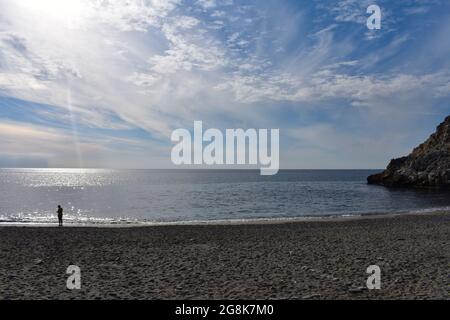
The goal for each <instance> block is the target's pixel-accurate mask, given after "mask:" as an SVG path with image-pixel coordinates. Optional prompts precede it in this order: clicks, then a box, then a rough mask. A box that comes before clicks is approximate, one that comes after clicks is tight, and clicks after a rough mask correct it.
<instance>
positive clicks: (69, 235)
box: [0, 213, 450, 299]
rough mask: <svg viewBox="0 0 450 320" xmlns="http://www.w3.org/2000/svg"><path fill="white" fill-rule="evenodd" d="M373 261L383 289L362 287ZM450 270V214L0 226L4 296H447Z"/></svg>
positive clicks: (0, 281)
mask: <svg viewBox="0 0 450 320" xmlns="http://www.w3.org/2000/svg"><path fill="white" fill-rule="evenodd" d="M71 264H75V265H78V266H80V268H81V272H82V275H81V276H82V277H81V279H82V289H81V290H79V291H70V290H68V289H66V279H67V275H66V274H65V271H66V268H67V267H68V266H69V265H71ZM372 264H377V265H379V266H380V267H381V270H382V288H381V290H372V291H369V290H367V289H363V288H364V287H365V284H366V279H367V276H368V275H366V268H367V267H368V266H369V265H372ZM449 267H450V213H439V214H427V215H407V216H392V217H377V218H373V217H371V218H364V219H353V220H340V221H321V222H313V221H311V222H290V223H279V224H247V225H203V226H202V225H199V226H158V227H135V228H76V227H70V228H67V227H65V228H57V227H54V228H53V227H52V228H49V227H45V228H42V227H1V228H0V299H54V298H56V299H111V298H112V299H222V298H224V299H335V298H337V299H367V298H369V299H381V298H387V299H399V298H400V299H416V298H417V299H449V298H450V294H449V292H450V280H449V277H450V272H449V271H450V269H449ZM359 287H362V288H359ZM358 288H359V289H358Z"/></svg>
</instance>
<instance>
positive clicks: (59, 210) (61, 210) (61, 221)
mask: <svg viewBox="0 0 450 320" xmlns="http://www.w3.org/2000/svg"><path fill="white" fill-rule="evenodd" d="M63 211H64V210H63V208H61V206H58V211H56V212H58V221H59V226H60V227H62V226H63Z"/></svg>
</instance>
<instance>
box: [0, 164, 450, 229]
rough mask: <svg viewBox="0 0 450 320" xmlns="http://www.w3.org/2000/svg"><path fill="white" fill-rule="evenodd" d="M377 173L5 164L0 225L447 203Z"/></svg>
mask: <svg viewBox="0 0 450 320" xmlns="http://www.w3.org/2000/svg"><path fill="white" fill-rule="evenodd" d="M379 171H380V170H374V169H370V170H361V169H353V170H352V169H346V170H338V169H328V170H324V169H321V170H314V169H312V170H308V169H284V170H280V172H279V173H278V174H277V175H274V176H261V175H260V174H259V171H258V170H256V169H255V170H253V169H252V170H247V169H241V170H236V169H128V170H116V169H63V168H46V169H39V168H4V169H0V193H1V194H2V197H1V199H0V208H1V210H0V224H2V225H8V224H20V225H30V224H31V225H39V224H53V223H55V221H56V220H57V218H56V207H57V205H61V206H62V207H63V208H64V220H65V223H66V224H69V225H70V224H72V225H129V224H138V225H139V224H182V223H210V222H219V221H220V222H227V221H229V222H231V221H246V220H260V219H264V220H275V219H301V218H311V217H316V218H320V217H330V216H337V217H343V216H345V217H347V216H358V215H367V214H401V213H410V212H428V211H439V210H446V209H448V208H450V197H449V194H450V193H449V192H448V191H442V190H430V189H428V190H419V189H412V190H405V189H387V188H384V187H380V186H373V185H368V184H367V182H366V178H367V176H369V175H371V174H374V173H377V172H379Z"/></svg>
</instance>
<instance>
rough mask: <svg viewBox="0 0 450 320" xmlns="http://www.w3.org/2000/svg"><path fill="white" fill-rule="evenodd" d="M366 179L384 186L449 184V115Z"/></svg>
mask: <svg viewBox="0 0 450 320" xmlns="http://www.w3.org/2000/svg"><path fill="white" fill-rule="evenodd" d="M367 182H368V183H369V184H378V185H383V186H386V187H439V188H445V187H450V116H448V117H447V118H446V119H445V121H444V122H443V123H441V124H440V125H439V126H438V127H437V130H436V132H435V133H433V134H432V135H431V136H430V138H428V140H427V141H425V142H424V143H422V144H421V145H420V146H418V147H417V148H415V149H414V150H413V152H412V153H411V154H410V155H408V156H406V157H403V158H399V159H394V160H392V161H391V162H390V163H389V165H388V167H387V169H386V170H385V171H383V172H381V173H379V174H375V175H372V176H369V177H368V178H367Z"/></svg>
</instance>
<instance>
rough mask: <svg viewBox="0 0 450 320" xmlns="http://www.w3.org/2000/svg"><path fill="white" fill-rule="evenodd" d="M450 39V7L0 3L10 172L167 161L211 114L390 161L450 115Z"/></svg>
mask: <svg viewBox="0 0 450 320" xmlns="http://www.w3.org/2000/svg"><path fill="white" fill-rule="evenodd" d="M371 4H377V5H379V6H380V7H381V10H382V27H381V30H368V28H367V27H366V20H367V18H368V16H369V14H367V13H366V9H367V7H368V6H369V5H371ZM449 34H450V2H449V1H446V0H442V1H441V0H399V1H374V0H369V1H366V0H345V1H318V0H317V1H313V0H309V1H298V0H295V1H294V0H292V1H287V0H281V1H280V0H277V1H270V0H269V1H260V0H259V1H256V0H255V1H243V0H242V1H238V0H223V1H218V0H191V1H187V0H127V1H125V0H116V1H100V0H91V1H88V0H85V1H83V0H67V1H64V2H62V1H58V0H40V1H28V0H0V150H1V152H0V167H2V166H3V167H5V166H13V167H17V166H38V167H40V166H44V167H45V166H49V167H121V168H160V167H170V165H171V162H170V150H171V147H172V143H171V142H170V134H171V132H172V130H174V129H176V128H192V126H193V121H194V120H202V121H203V122H204V126H205V127H214V128H220V129H225V128H241V127H242V128H279V129H280V145H281V149H280V157H281V162H280V164H281V167H283V168H312V169H315V168H382V167H385V165H386V164H387V162H388V161H389V160H390V159H391V158H393V157H397V156H401V155H404V154H407V153H409V152H410V151H411V149H412V148H413V147H414V146H415V145H417V144H418V143H420V142H422V141H423V140H424V139H425V138H426V137H427V136H428V135H429V134H431V133H432V132H433V131H434V129H435V127H436V126H437V125H438V124H439V122H441V121H442V120H443V119H444V117H445V116H446V115H448V114H450V42H449V40H448V39H449V37H448V35H449Z"/></svg>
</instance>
